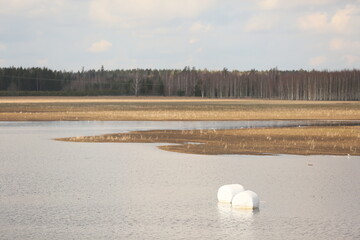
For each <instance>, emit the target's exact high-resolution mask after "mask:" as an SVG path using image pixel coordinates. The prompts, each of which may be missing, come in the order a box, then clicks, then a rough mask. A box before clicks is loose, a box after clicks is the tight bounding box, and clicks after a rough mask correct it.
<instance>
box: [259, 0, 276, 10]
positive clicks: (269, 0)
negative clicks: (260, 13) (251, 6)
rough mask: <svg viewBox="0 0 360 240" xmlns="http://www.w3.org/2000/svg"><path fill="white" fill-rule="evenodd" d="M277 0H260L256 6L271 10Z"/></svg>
mask: <svg viewBox="0 0 360 240" xmlns="http://www.w3.org/2000/svg"><path fill="white" fill-rule="evenodd" d="M278 4H279V0H262V1H259V2H258V6H259V7H260V8H262V9H266V10H271V9H274V8H276V7H277V6H278Z"/></svg>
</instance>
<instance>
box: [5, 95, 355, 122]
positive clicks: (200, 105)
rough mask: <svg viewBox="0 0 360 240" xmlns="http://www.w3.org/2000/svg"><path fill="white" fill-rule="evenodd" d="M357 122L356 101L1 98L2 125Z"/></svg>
mask: <svg viewBox="0 0 360 240" xmlns="http://www.w3.org/2000/svg"><path fill="white" fill-rule="evenodd" d="M295 119H299V120H301V119H303V120H311V119H322V120H324V119H331V120H359V119H360V102H318V101H316V102H315V101H282V100H258V99H201V98H165V97H155V98H154V97H151V98H150V97H142V98H136V97H1V98H0V121H43V120H46V121H58V120H70V121H74V120H101V121H137V120H141V121H148V120H156V121H157V120H168V121H173V120H181V121H187V120H202V121H207V120H295Z"/></svg>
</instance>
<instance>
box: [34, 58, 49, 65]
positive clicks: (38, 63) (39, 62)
mask: <svg viewBox="0 0 360 240" xmlns="http://www.w3.org/2000/svg"><path fill="white" fill-rule="evenodd" d="M36 64H37V65H39V66H47V65H48V64H49V60H48V59H46V58H44V59H39V60H37V61H36Z"/></svg>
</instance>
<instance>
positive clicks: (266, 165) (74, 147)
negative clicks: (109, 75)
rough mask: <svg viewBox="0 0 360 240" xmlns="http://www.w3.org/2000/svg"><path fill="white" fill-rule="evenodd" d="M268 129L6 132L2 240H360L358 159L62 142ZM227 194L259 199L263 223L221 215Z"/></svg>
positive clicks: (227, 211)
mask: <svg viewBox="0 0 360 240" xmlns="http://www.w3.org/2000/svg"><path fill="white" fill-rule="evenodd" d="M256 124H257V125H256ZM261 124H265V125H266V124H269V123H266V122H191V121H188V122H87V121H86V122H1V123H0V152H1V156H0V196H1V198H0V239H69V238H73V239H200V238H201V239H239V238H246V239H282V238H286V239H358V238H359V237H360V227H359V226H360V224H359V223H360V207H359V204H358V203H359V202H360V179H359V177H358V172H359V169H360V157H358V156H327V155H319V156H312V155H310V156H296V155H273V156H249V155H218V156H207V155H193V154H180V153H174V152H167V151H161V150H159V149H158V148H157V146H159V144H153V143H151V144H142V143H73V142H60V141H54V140H53V139H54V138H60V137H72V136H91V135H100V134H107V133H119V132H127V131H139V130H159V129H169V130H176V129H178V130H186V129H188V130H189V129H221V128H226V127H227V128H229V127H230V128H239V127H253V126H254V125H256V126H262V125H261ZM277 124H279V122H277ZM296 124H298V123H296ZM160 145H161V144H160ZM228 183H240V184H242V185H244V186H245V188H247V189H251V190H253V191H255V192H256V193H258V195H259V197H260V201H261V202H260V209H259V211H239V210H233V209H231V208H229V206H227V205H222V204H218V203H217V199H216V192H217V189H218V188H219V187H220V186H221V185H223V184H228Z"/></svg>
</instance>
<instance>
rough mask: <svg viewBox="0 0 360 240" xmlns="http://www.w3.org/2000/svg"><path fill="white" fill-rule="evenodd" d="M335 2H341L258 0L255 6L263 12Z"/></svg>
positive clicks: (328, 0) (330, 0)
mask: <svg viewBox="0 0 360 240" xmlns="http://www.w3.org/2000/svg"><path fill="white" fill-rule="evenodd" d="M336 2H342V0H315V1H314V0H290V1H289V0H258V1H257V5H258V6H259V7H260V9H263V10H274V9H293V8H299V7H313V6H321V5H329V4H331V3H336Z"/></svg>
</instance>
